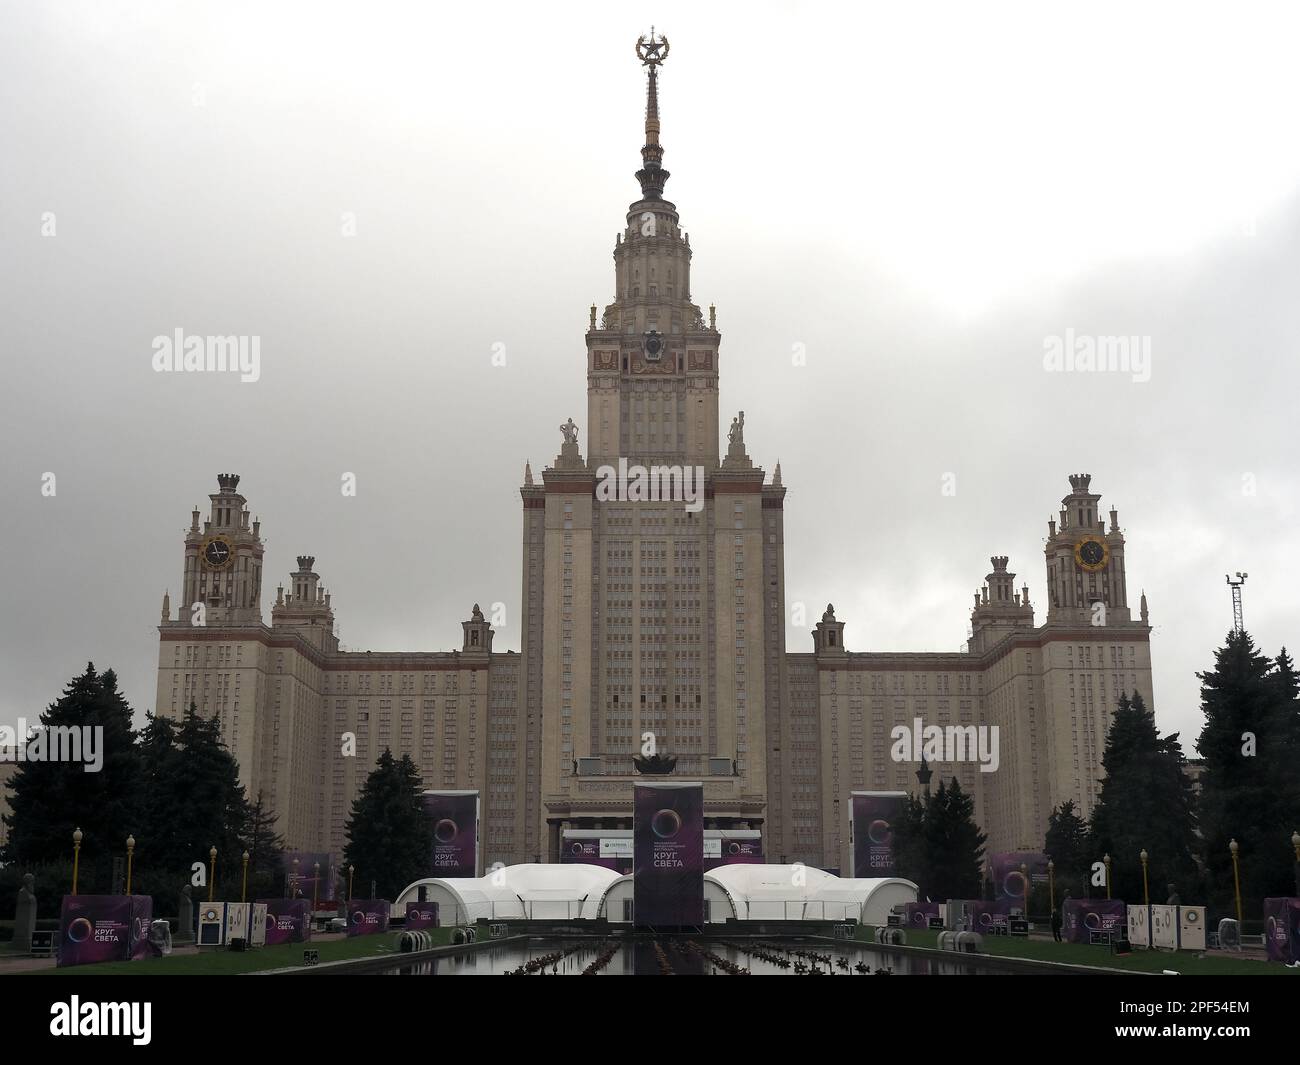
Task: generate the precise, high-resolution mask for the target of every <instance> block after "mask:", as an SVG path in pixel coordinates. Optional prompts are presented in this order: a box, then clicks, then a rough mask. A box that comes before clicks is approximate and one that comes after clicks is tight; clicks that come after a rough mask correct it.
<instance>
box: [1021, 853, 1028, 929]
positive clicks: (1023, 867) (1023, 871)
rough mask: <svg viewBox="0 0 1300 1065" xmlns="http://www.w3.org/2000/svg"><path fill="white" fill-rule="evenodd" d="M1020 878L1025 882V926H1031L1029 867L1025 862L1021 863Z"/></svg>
mask: <svg viewBox="0 0 1300 1065" xmlns="http://www.w3.org/2000/svg"><path fill="white" fill-rule="evenodd" d="M1020 878H1021V880H1023V881H1024V885H1025V888H1024V900H1023V901H1024V904H1025V924H1026V925H1028V924H1029V866H1028V865H1026V864H1025V863H1024V862H1021V863H1020ZM1026 934H1027V933H1026Z"/></svg>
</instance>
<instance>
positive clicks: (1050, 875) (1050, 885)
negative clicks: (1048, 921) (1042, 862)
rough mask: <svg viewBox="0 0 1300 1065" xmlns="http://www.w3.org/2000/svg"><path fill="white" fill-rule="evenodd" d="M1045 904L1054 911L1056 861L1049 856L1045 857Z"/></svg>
mask: <svg viewBox="0 0 1300 1065" xmlns="http://www.w3.org/2000/svg"><path fill="white" fill-rule="evenodd" d="M1047 905H1048V909H1050V910H1051V911H1052V913H1055V912H1056V863H1055V862H1054V861H1052V859H1051V858H1048V859H1047Z"/></svg>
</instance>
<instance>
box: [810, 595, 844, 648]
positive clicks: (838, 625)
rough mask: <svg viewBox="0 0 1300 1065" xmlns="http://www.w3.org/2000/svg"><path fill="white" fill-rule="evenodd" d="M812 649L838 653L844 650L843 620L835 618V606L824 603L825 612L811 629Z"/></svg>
mask: <svg viewBox="0 0 1300 1065" xmlns="http://www.w3.org/2000/svg"><path fill="white" fill-rule="evenodd" d="M813 650H814V651H816V653H817V654H819V655H820V654H839V655H842V654H844V653H845V650H844V622H842V621H836V620H835V606H834V604H832V603H827V604H826V613H824V614H823V615H822V619H821V621H819V622H817V628H816V629H815V630H814V631H813Z"/></svg>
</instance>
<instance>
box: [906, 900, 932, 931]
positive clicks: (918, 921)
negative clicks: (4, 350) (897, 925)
mask: <svg viewBox="0 0 1300 1065" xmlns="http://www.w3.org/2000/svg"><path fill="white" fill-rule="evenodd" d="M938 916H939V904H938V903H937V902H905V903H903V923H904V924H905V925H906V926H907V927H908V928H929V927H930V918H931V917H934V918H936V919H937V918H938Z"/></svg>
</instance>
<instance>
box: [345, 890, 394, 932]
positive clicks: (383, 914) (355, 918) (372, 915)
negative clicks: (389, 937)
mask: <svg viewBox="0 0 1300 1065" xmlns="http://www.w3.org/2000/svg"><path fill="white" fill-rule="evenodd" d="M392 910H393V904H392V903H391V902H389V901H388V900H387V899H352V900H350V901H349V902H348V935H349V936H373V935H378V934H379V933H380V932H387V931H388V915H389V914H390V913H392Z"/></svg>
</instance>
